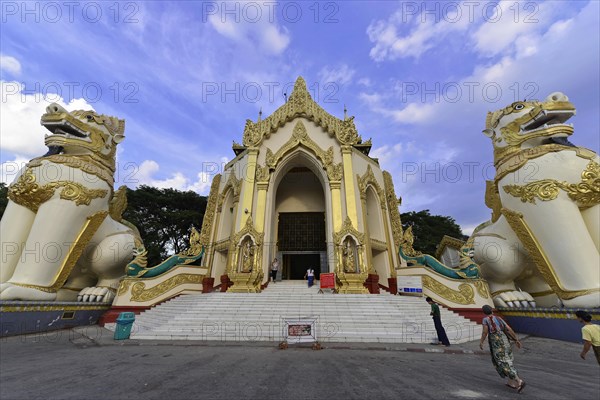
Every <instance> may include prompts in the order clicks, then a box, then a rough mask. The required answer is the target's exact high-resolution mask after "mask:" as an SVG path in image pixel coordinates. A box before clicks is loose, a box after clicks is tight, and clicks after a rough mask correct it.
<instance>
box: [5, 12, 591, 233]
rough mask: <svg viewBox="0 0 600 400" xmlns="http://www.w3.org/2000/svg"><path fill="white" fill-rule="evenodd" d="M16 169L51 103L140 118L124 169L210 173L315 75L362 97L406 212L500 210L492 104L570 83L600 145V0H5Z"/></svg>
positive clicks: (357, 108)
mask: <svg viewBox="0 0 600 400" xmlns="http://www.w3.org/2000/svg"><path fill="white" fill-rule="evenodd" d="M0 5H1V8H0V21H1V25H0V26H1V35H0V53H1V77H0V78H1V80H2V102H1V109H0V120H1V122H0V123H1V141H0V157H1V161H2V180H4V181H11V180H12V178H13V177H14V171H15V168H16V166H19V165H21V164H22V163H23V162H26V161H27V160H29V159H30V158H32V157H35V156H39V155H41V154H43V152H44V149H45V147H44V145H43V135H44V130H43V129H42V128H41V127H40V126H39V117H40V116H41V114H42V113H43V112H44V108H45V107H46V105H47V104H48V102H50V101H58V102H60V103H63V104H65V105H66V106H67V108H69V109H78V108H93V109H95V110H96V111H98V112H100V113H104V114H109V115H115V116H118V117H120V118H125V119H126V121H127V123H126V124H127V125H126V132H125V134H126V140H125V141H124V142H122V143H121V144H120V145H119V153H118V163H119V177H118V178H119V183H126V184H128V185H129V186H131V187H135V186H136V185H138V184H150V185H155V186H159V187H175V188H177V189H181V190H187V189H192V190H196V191H198V192H199V193H201V194H207V193H208V190H209V187H210V180H211V177H212V175H213V174H214V173H216V172H219V170H220V168H221V167H222V165H223V163H224V162H226V161H227V160H230V159H231V158H232V157H233V152H232V151H231V144H232V141H234V140H235V141H238V142H239V141H241V136H242V132H243V127H244V123H245V120H246V119H247V118H250V119H253V120H256V118H257V116H258V111H259V110H260V109H261V108H262V110H263V116H267V115H269V114H270V113H271V112H272V111H274V110H275V109H276V108H277V107H279V106H280V105H281V104H283V102H284V96H283V92H284V91H286V88H287V91H288V94H289V90H290V89H291V87H290V85H291V84H293V82H294V80H295V79H296V77H297V76H298V75H302V76H303V77H304V78H305V79H306V81H307V85H308V87H309V89H310V90H311V92H312V93H313V97H314V98H315V100H317V101H318V102H319V103H320V104H321V105H322V106H323V107H324V108H325V109H326V110H327V111H329V112H330V113H332V114H334V115H337V116H338V117H342V115H343V109H344V104H345V105H346V107H347V109H348V114H349V115H354V116H355V117H356V125H357V128H358V130H359V133H360V134H361V135H362V136H363V138H364V139H368V138H372V140H373V149H372V152H371V156H374V157H378V158H379V160H380V163H381V166H382V168H383V169H385V170H388V171H390V172H391V173H392V175H393V176H394V182H395V186H396V192H397V194H398V195H399V196H402V198H403V204H402V207H401V212H406V211H411V210H417V211H418V210H422V209H430V210H431V212H432V213H435V214H442V215H450V216H452V217H454V218H455V219H456V220H457V221H458V223H459V224H460V225H461V226H462V227H463V230H464V231H465V233H470V231H471V230H472V229H473V228H474V227H475V226H476V225H478V224H479V223H481V222H483V221H485V220H486V219H488V218H489V215H490V212H489V210H488V209H487V208H486V207H485V205H484V202H483V198H484V188H485V182H484V181H485V179H486V178H487V179H490V178H492V177H493V174H494V170H493V167H492V166H491V162H492V160H493V156H492V146H491V142H490V141H489V139H488V138H486V137H485V136H484V135H483V134H481V131H482V129H483V128H484V121H485V116H486V113H487V111H492V110H495V109H498V108H502V107H504V106H505V105H507V104H509V103H511V102H513V101H515V100H517V99H523V98H526V97H527V98H537V99H543V98H545V97H546V96H547V95H549V94H550V93H551V92H554V91H562V92H564V93H565V94H566V95H567V96H569V98H570V100H571V101H572V102H573V103H574V104H575V106H576V107H577V116H575V117H574V118H573V119H572V120H571V122H573V123H574V124H575V134H574V135H573V137H572V138H571V141H572V142H573V143H575V144H577V145H580V146H585V147H588V148H591V149H593V150H595V151H598V149H599V147H600V139H599V136H600V135H599V128H598V122H599V108H600V97H599V93H600V90H599V89H600V78H599V77H600V50H599V46H598V38H599V36H600V21H599V15H600V10H599V3H598V2H596V1H590V2H587V1H571V2H567V1H551V2H515V1H508V2H500V3H498V2H483V1H482V2H479V1H475V2H466V3H462V2H433V1H432V2H427V3H423V2H420V1H419V2H406V1H405V2H394V1H383V2H376V1H369V2H367V1H345V2H333V1H324V2H313V1H310V2H277V1H273V2H267V1H265V2H262V1H258V2H201V1H189V2H182V1H181V2H179V1H178V2H159V1H152V2H136V1H123V2H119V3H115V2H112V1H111V2H72V3H69V2H50V3H46V2H30V3H27V4H25V3H22V2H6V1H5V2H2V3H1V4H0Z"/></svg>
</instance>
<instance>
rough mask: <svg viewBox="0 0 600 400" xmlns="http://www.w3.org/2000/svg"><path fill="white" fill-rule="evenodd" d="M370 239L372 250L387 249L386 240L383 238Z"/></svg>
mask: <svg viewBox="0 0 600 400" xmlns="http://www.w3.org/2000/svg"><path fill="white" fill-rule="evenodd" d="M370 241H371V248H372V249H373V250H377V251H386V250H387V249H388V244H387V243H386V242H384V241H383V240H377V239H373V238H371V239H370Z"/></svg>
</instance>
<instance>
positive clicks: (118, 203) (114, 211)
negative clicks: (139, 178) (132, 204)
mask: <svg viewBox="0 0 600 400" xmlns="http://www.w3.org/2000/svg"><path fill="white" fill-rule="evenodd" d="M126 209H127V186H125V185H122V186H121V187H119V189H118V190H117V191H116V192H115V193H114V194H113V196H112V198H111V199H110V204H109V206H108V214H109V215H110V216H111V218H112V219H114V220H115V221H117V222H121V220H122V219H123V212H125V210H126Z"/></svg>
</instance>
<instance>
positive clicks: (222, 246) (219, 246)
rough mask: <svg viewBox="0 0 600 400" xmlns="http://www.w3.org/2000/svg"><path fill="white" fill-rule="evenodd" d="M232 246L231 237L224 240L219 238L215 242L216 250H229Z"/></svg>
mask: <svg viewBox="0 0 600 400" xmlns="http://www.w3.org/2000/svg"><path fill="white" fill-rule="evenodd" d="M229 246H230V240H229V238H225V239H222V240H219V241H218V242H215V245H214V249H215V251H225V250H228V249H229Z"/></svg>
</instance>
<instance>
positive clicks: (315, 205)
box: [269, 149, 331, 279]
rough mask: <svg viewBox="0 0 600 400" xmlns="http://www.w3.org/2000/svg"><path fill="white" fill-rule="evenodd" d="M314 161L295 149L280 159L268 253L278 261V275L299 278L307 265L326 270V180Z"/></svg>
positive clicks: (286, 277)
mask: <svg viewBox="0 0 600 400" xmlns="http://www.w3.org/2000/svg"><path fill="white" fill-rule="evenodd" d="M316 163H317V161H316V160H315V159H314V158H312V157H311V156H310V155H309V154H307V153H306V152H304V151H302V150H300V149H299V150H298V151H297V152H295V154H292V155H290V156H289V157H287V159H286V160H282V164H281V166H280V168H278V171H277V173H276V174H275V175H276V179H275V185H274V188H273V189H274V190H273V192H272V196H273V197H272V203H271V204H272V220H271V221H272V223H271V224H270V228H271V235H269V236H270V237H271V238H273V239H274V240H273V242H274V243H273V244H274V246H272V254H273V256H272V257H271V259H272V258H273V257H278V258H279V260H280V261H281V267H282V268H281V270H280V273H279V278H278V279H303V278H304V274H305V273H306V270H307V269H308V268H313V269H314V270H315V275H316V277H318V276H319V275H318V274H319V273H321V272H328V271H329V269H330V267H329V262H328V248H327V242H328V236H330V235H331V233H330V232H329V228H328V227H329V223H328V220H329V219H328V214H329V212H328V211H329V210H328V208H330V207H328V206H327V200H328V199H327V195H326V193H327V192H326V191H325V190H324V185H325V184H326V181H325V179H326V178H324V177H323V175H322V174H321V173H320V172H321V171H319V168H318V167H317V165H318V164H317V165H315V164H316Z"/></svg>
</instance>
